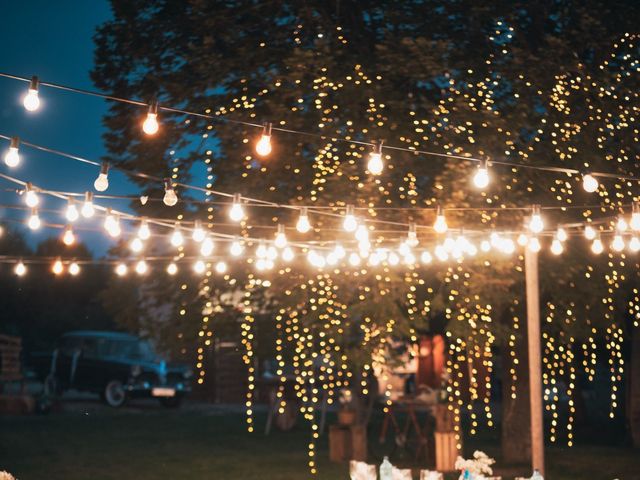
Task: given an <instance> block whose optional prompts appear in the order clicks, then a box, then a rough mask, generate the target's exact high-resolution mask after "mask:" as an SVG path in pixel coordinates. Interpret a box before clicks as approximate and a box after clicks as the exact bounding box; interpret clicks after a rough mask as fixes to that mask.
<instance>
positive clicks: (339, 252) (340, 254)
mask: <svg viewBox="0 0 640 480" xmlns="http://www.w3.org/2000/svg"><path fill="white" fill-rule="evenodd" d="M333 252H334V253H335V254H336V257H337V258H338V260H342V259H343V258H344V257H346V256H347V251H346V250H345V249H344V247H343V246H342V245H340V244H339V243H337V244H336V246H335V247H333Z"/></svg>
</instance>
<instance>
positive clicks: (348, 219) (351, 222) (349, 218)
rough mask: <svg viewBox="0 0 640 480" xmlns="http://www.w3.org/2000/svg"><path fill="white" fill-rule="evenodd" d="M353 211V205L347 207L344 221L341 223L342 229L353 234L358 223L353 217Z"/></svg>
mask: <svg viewBox="0 0 640 480" xmlns="http://www.w3.org/2000/svg"><path fill="white" fill-rule="evenodd" d="M354 210H355V209H354V207H353V205H347V211H346V213H345V216H344V221H343V222H342V227H343V228H344V229H345V230H346V231H347V232H355V230H356V228H358V221H357V220H356V217H355V215H354Z"/></svg>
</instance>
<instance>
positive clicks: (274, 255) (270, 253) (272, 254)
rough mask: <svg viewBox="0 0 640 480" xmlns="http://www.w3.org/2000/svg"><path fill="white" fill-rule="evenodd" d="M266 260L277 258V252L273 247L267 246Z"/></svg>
mask: <svg viewBox="0 0 640 480" xmlns="http://www.w3.org/2000/svg"><path fill="white" fill-rule="evenodd" d="M266 255H267V260H275V259H276V258H278V250H276V248H275V247H274V246H273V245H269V247H267V253H266Z"/></svg>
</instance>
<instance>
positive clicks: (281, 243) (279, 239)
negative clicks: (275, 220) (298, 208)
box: [273, 224, 287, 248]
mask: <svg viewBox="0 0 640 480" xmlns="http://www.w3.org/2000/svg"><path fill="white" fill-rule="evenodd" d="M273 244H274V245H275V246H276V247H278V248H284V247H286V246H287V235H286V234H285V233H284V225H282V224H280V225H278V231H277V232H276V238H275V240H274V241H273Z"/></svg>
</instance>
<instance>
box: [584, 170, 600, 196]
mask: <svg viewBox="0 0 640 480" xmlns="http://www.w3.org/2000/svg"><path fill="white" fill-rule="evenodd" d="M599 185H600V184H599V183H598V179H597V178H596V177H594V176H593V175H591V174H590V173H586V174H584V175H583V176H582V188H584V190H585V192H589V193H593V192H595V191H596V190H598V186H599Z"/></svg>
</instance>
